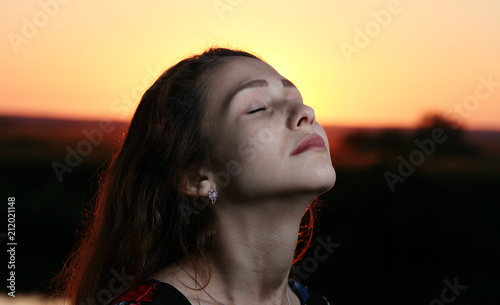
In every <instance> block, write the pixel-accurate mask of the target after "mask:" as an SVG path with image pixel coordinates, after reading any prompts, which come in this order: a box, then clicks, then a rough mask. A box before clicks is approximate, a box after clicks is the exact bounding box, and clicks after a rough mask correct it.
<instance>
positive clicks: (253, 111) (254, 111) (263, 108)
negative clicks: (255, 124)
mask: <svg viewBox="0 0 500 305" xmlns="http://www.w3.org/2000/svg"><path fill="white" fill-rule="evenodd" d="M264 110H267V106H266V107H260V108H257V109H255V110H252V111H250V112H248V114H252V113H256V112H259V111H264Z"/></svg>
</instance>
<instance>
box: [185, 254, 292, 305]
mask: <svg viewBox="0 0 500 305" xmlns="http://www.w3.org/2000/svg"><path fill="white" fill-rule="evenodd" d="M176 264H177V266H179V267H181V269H182V270H184V272H186V273H187V275H189V277H190V278H192V279H193V281H194V282H195V283H196V284H197V285H198V286H200V288H201V289H202V290H203V291H204V292H205V293H206V294H207V295H208V296H209V297H210V298H211V299H212V300H213V301H214V302H215V303H217V304H220V305H225V304H224V303H222V302H220V301H219V300H217V299H216V298H214V297H213V296H212V295H211V294H210V293H208V291H207V290H206V289H205V287H203V286H201V284H200V283H199V282H198V281H197V280H196V279H195V278H194V276H192V275H191V273H189V271H187V270H186V268H184V267H183V266H181V264H179V263H177V262H176ZM286 300H287V302H288V305H290V298H288V292H287V293H286Z"/></svg>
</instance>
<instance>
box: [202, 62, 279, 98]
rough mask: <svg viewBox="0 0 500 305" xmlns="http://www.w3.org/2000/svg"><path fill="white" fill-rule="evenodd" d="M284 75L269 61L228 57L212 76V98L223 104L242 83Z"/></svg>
mask: <svg viewBox="0 0 500 305" xmlns="http://www.w3.org/2000/svg"><path fill="white" fill-rule="evenodd" d="M282 78H283V77H282V76H281V75H280V74H279V73H278V72H277V71H276V70H275V69H274V68H273V67H271V66H270V65H268V64H267V63H265V62H263V61H261V60H259V59H255V58H248V57H242V56H234V57H230V58H228V60H227V62H226V63H224V64H223V65H222V66H221V67H220V68H219V69H217V70H216V71H215V73H214V74H213V75H212V77H211V86H210V87H211V90H210V91H211V92H210V100H211V104H216V105H214V106H216V107H217V106H222V105H221V104H222V103H223V102H224V101H225V100H226V99H228V98H229V97H230V95H231V94H232V93H233V92H234V91H235V90H236V89H237V88H238V87H239V86H241V85H242V84H244V83H246V82H248V81H251V80H255V79H264V80H267V81H270V80H273V79H274V80H278V79H282Z"/></svg>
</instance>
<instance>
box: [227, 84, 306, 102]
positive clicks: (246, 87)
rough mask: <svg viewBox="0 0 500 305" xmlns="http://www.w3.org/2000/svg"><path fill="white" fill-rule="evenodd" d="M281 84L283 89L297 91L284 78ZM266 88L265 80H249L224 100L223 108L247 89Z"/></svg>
mask: <svg viewBox="0 0 500 305" xmlns="http://www.w3.org/2000/svg"><path fill="white" fill-rule="evenodd" d="M281 84H282V85H283V87H284V88H295V89H297V87H296V86H295V85H294V84H293V83H292V82H291V81H289V80H288V79H286V78H282V79H281ZM268 86H269V83H268V82H267V81H266V80H265V79H254V80H251V81H249V82H246V83H244V84H242V85H240V86H239V87H238V88H236V90H235V91H234V92H233V93H231V94H230V95H229V96H228V97H227V98H226V100H225V102H224V108H226V107H227V106H228V105H229V102H230V101H231V100H232V99H233V97H234V96H235V95H236V94H238V93H239V92H240V91H242V90H245V89H249V88H262V87H268Z"/></svg>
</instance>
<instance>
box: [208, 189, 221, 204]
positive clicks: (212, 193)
mask: <svg viewBox="0 0 500 305" xmlns="http://www.w3.org/2000/svg"><path fill="white" fill-rule="evenodd" d="M217 195H219V193H217V190H216V189H215V188H211V189H210V191H209V192H208V198H209V199H210V202H211V203H212V204H214V203H215V201H217Z"/></svg>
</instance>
